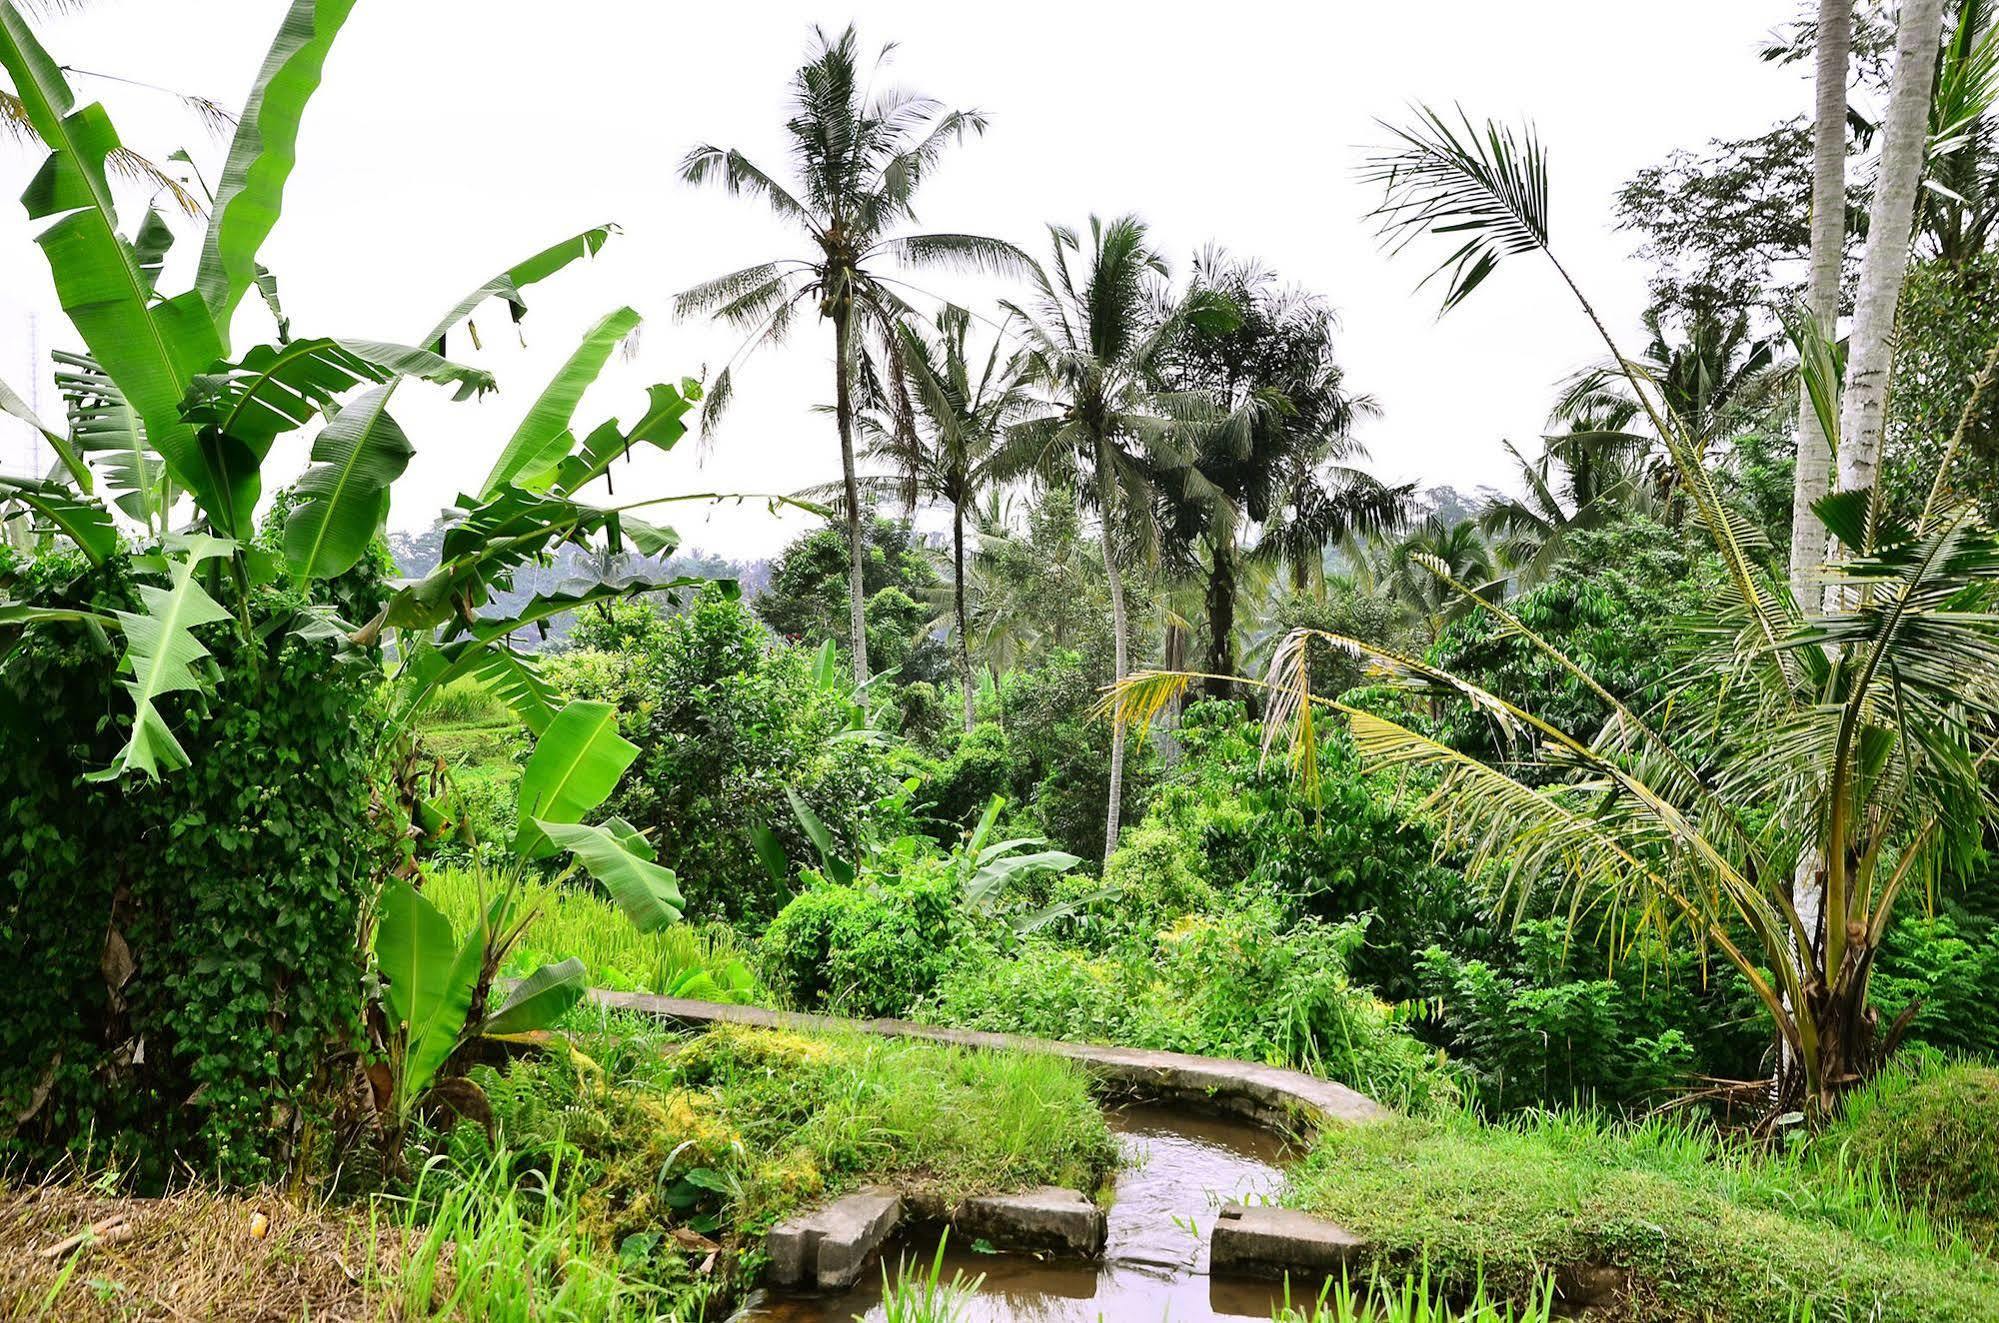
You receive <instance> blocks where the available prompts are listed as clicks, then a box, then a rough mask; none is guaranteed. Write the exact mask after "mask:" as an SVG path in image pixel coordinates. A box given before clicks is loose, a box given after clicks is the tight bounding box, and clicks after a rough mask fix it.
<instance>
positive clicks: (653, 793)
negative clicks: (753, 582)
mask: <svg viewBox="0 0 1999 1323" xmlns="http://www.w3.org/2000/svg"><path fill="white" fill-rule="evenodd" d="M558 675H559V676H560V677H561V678H563V679H564V680H565V682H566V683H569V684H572V685H574V686H575V691H576V692H578V693H589V694H592V695H594V696H600V697H603V698H605V699H607V700H609V701H613V702H616V703H617V704H618V705H619V714H620V715H619V720H620V725H621V727H622V728H623V730H624V732H625V734H626V737H627V738H629V739H631V740H632V741H633V742H634V743H636V744H637V745H638V746H639V757H638V761H637V762H636V763H635V764H634V765H633V768H632V772H631V775H630V776H629V777H628V778H627V779H626V782H625V785H624V787H623V789H621V790H620V792H619V794H618V797H617V798H616V799H615V800H614V801H613V804H614V807H615V808H616V810H617V812H619V813H620V814H621V815H623V816H624V817H625V818H626V819H627V820H629V821H630V822H631V823H632V824H633V825H635V826H637V827H639V828H641V829H643V830H645V831H647V832H648V833H649V834H650V838H651V841H652V844H653V847H654V848H655V849H656V850H657V851H658V852H659V859H660V862H661V863H662V864H664V865H665V866H666V867H668V868H671V869H672V870H673V871H674V872H675V873H676V874H678V875H679V877H680V883H681V889H682V894H683V895H684V896H685V897H686V900H687V904H688V913H689V914H690V915H691V916H693V917H696V918H701V919H717V918H727V919H735V920H757V919H763V918H768V917H769V916H771V915H773V914H775V913H776V912H777V911H778V910H779V909H780V908H782V906H783V904H784V902H785V900H786V899H788V893H787V892H783V891H781V890H780V889H779V888H778V887H777V886H776V884H774V883H773V882H772V881H771V880H770V879H769V878H768V876H767V875H766V873H765V870H764V868H763V866H762V864H761V863H760V862H759V860H758V857H757V854H756V849H755V846H754V844H753V842H752V839H751V828H753V827H756V826H759V825H761V826H764V827H768V828H769V829H771V830H772V831H774V832H776V833H777V834H778V835H779V837H780V838H782V840H783V841H784V843H785V846H786V848H787V850H788V851H789V853H790V854H791V855H792V857H794V858H800V859H803V858H809V857H810V845H809V843H808V842H807V841H806V839H805V837H804V835H803V834H802V832H801V831H800V830H799V828H798V826H797V824H796V823H795V822H794V821H793V820H792V817H791V815H790V814H789V813H788V812H786V811H785V809H784V791H785V790H787V789H789V790H793V791H796V792H797V793H798V794H799V795H800V796H801V797H803V798H804V800H805V801H806V802H807V803H808V804H811V805H813V806H815V811H816V812H817V813H818V814H819V816H820V817H821V818H822V819H823V820H824V821H825V823H826V824H827V826H828V827H829V828H830V829H831V830H832V831H833V833H834V834H835V835H836V836H837V837H838V838H840V839H841V840H843V841H849V842H851V841H852V840H854V839H855V837H856V833H857V830H858V825H859V823H860V821H861V820H862V818H863V817H864V816H865V815H866V814H867V813H868V812H869V810H870V809H871V808H872V806H873V805H874V804H875V803H876V801H877V800H880V799H882V798H884V797H887V796H889V795H890V794H891V793H892V792H893V791H894V789H895V786H894V783H893V782H892V781H891V780H890V778H889V775H888V771H887V762H886V755H885V753H884V752H883V750H882V749H881V747H880V745H879V742H878V741H877V740H875V739H874V738H872V737H871V736H870V733H869V732H867V731H865V730H855V729H853V728H852V726H851V709H850V705H849V704H848V702H847V698H846V691H845V689H844V688H842V687H839V686H834V687H831V688H829V687H827V686H826V685H823V684H821V683H819V682H818V681H817V680H816V679H815V677H814V673H813V669H812V665H811V662H810V661H809V659H808V654H807V653H806V652H805V651H804V650H803V649H800V648H794V647H787V646H784V645H781V644H779V643H778V642H776V641H774V640H773V639H772V638H771V637H770V635H769V633H768V632H767V631H766V630H765V629H764V627H763V626H762V625H761V624H759V623H758V621H757V619H756V617H755V616H753V615H752V614H751V613H750V612H749V610H748V609H747V608H746V607H745V606H743V605H742V604H741V603H740V602H738V601H736V600H735V599H733V598H732V597H730V596H729V595H727V594H724V593H721V592H717V591H710V592H706V593H704V594H702V595H701V597H700V598H699V599H698V600H696V601H695V602H694V603H692V604H691V605H690V606H689V608H688V609H687V610H686V611H684V612H682V613H680V614H678V615H676V616H673V617H671V618H670V619H663V620H661V621H660V622H659V623H658V624H657V625H656V626H655V627H654V632H653V633H652V634H649V635H647V636H646V644H645V646H644V648H643V650H635V651H632V652H625V653H616V654H599V655H596V656H593V655H591V654H588V653H577V654H572V655H571V657H570V658H569V659H568V664H567V666H566V667H564V668H562V669H561V670H560V671H559V672H558ZM759 815H762V817H761V821H760V820H759Z"/></svg>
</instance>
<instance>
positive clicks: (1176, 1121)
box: [738, 1107, 1295, 1323]
mask: <svg viewBox="0 0 1999 1323" xmlns="http://www.w3.org/2000/svg"><path fill="white" fill-rule="evenodd" d="M1108 1119H1109V1121H1110V1124H1111V1129H1112V1130H1113V1131H1115V1132H1116V1133H1117V1136H1118V1146H1119V1148H1120V1149H1122V1150H1123V1153H1124V1158H1125V1163H1124V1168H1123V1170H1122V1171H1120V1172H1119V1174H1118V1177H1117V1186H1116V1189H1117V1195H1116V1201H1115V1202H1114V1203H1113V1204H1112V1205H1111V1208H1110V1214H1109V1222H1110V1226H1109V1243H1108V1245H1107V1246H1106V1248H1105V1250H1104V1258H1103V1262H1102V1263H1084V1262H1075V1261H1067V1262H1065V1261H1060V1260H1050V1261H1043V1260H1040V1259H1036V1258H1034V1257H1032V1256H1029V1255H1020V1254H981V1253H977V1252H976V1251H974V1250H973V1249H972V1248H971V1247H970V1246H969V1245H963V1244H959V1243H957V1242H956V1241H955V1240H953V1241H952V1242H951V1243H950V1245H949V1248H948V1249H947V1251H946V1253H945V1256H944V1277H945V1279H946V1280H949V1278H950V1276H951V1274H952V1273H953V1272H959V1273H962V1274H963V1275H964V1276H965V1278H966V1279H967V1280H968V1281H969V1280H970V1279H972V1278H975V1277H981V1276H983V1277H984V1278H985V1281H984V1282H983V1283H982V1284H981V1285H980V1287H979V1291H978V1294H977V1295H976V1297H974V1298H973V1300H972V1301H971V1302H970V1306H969V1308H967V1309H966V1310H965V1312H964V1313H963V1314H962V1315H961V1319H962V1320H963V1323H1002V1321H1003V1320H1004V1321H1006V1323H1028V1321H1030V1320H1032V1321H1034V1323H1042V1321H1044V1320H1045V1321H1046V1323H1070V1321H1071V1320H1074V1321H1075V1323H1096V1321H1097V1320H1099V1319H1102V1320H1108V1321H1109V1323H1126V1321H1127V1320H1129V1321H1130V1323H1212V1321H1214V1320H1257V1321H1258V1323H1268V1320H1269V1318H1270V1314H1271V1310H1272V1308H1273V1307H1274V1306H1275V1305H1276V1304H1278V1303H1279V1292H1278V1290H1277V1289H1275V1288H1273V1287H1272V1286H1270V1285H1269V1284H1268V1283H1260V1282H1243V1281H1233V1280H1221V1279H1211V1278H1210V1277H1209V1276H1208V1233H1209V1232H1210V1231H1211V1230H1213V1228H1214V1224H1215V1215H1216V1213H1217V1212H1218V1211H1219V1210H1220V1207H1221V1205H1222V1204H1223V1203H1226V1202H1227V1201H1229V1200H1231V1199H1242V1200H1254V1199H1257V1198H1268V1197H1270V1196H1272V1195H1274V1194H1276V1192H1277V1190H1278V1189H1279V1187H1280V1186H1281V1185H1282V1184H1283V1177H1282V1175H1281V1174H1280V1173H1279V1171H1278V1165H1279V1164H1280V1163H1281V1162H1282V1161H1283V1160H1284V1157H1285V1153H1284V1149H1283V1146H1282V1145H1281V1143H1280V1142H1279V1141H1278V1140H1277V1139H1276V1138H1275V1137H1274V1136H1272V1135H1271V1134H1270V1132H1268V1131H1266V1130H1264V1129H1262V1128H1261V1127H1259V1126H1253V1125H1249V1124H1247V1123H1246V1122H1241V1121H1231V1120H1223V1119H1221V1118H1217V1117H1208V1116H1201V1115H1198V1114H1194V1113H1191V1112H1188V1111H1185V1110H1182V1109H1177V1108H1174V1109H1169V1108H1163V1107H1126V1108H1120V1109H1117V1110H1114V1111H1112V1112H1110V1113H1109V1114H1108ZM936 1247H937V1240H936V1232H935V1231H934V1230H932V1231H927V1232H924V1233H921V1234H913V1235H906V1236H904V1237H901V1238H899V1239H898V1240H896V1241H894V1242H891V1244H890V1245H889V1248H888V1252H887V1258H886V1261H887V1262H888V1264H889V1267H890V1271H891V1272H893V1271H894V1268H895V1265H896V1263H897V1262H899V1261H901V1260H902V1259H905V1258H906V1259H910V1260H917V1259H920V1260H921V1262H922V1264H923V1266H924V1267H925V1268H926V1269H927V1268H928V1267H929V1264H930V1261H931V1256H932V1255H933V1254H934V1253H935V1251H936ZM881 1287H882V1284H881V1274H880V1270H879V1269H878V1268H877V1269H873V1270H871V1271H870V1273H869V1275H868V1276H866V1277H863V1278H862V1280H861V1284H860V1285H859V1286H857V1287H855V1288H854V1289H853V1290H852V1291H849V1292H847V1293H845V1294H843V1295H826V1296H805V1295H774V1296H768V1297H766V1298H765V1299H763V1300H762V1301H758V1302H753V1303H752V1304H751V1306H750V1307H749V1308H748V1309H747V1310H746V1311H744V1312H743V1313H742V1314H741V1315H739V1316H738V1319H739V1320H740V1321H741V1323H851V1321H852V1320H854V1319H856V1318H859V1319H862V1320H865V1323H879V1320H881V1318H882V1317H883V1315H882V1308H881ZM1294 1289H1295V1288H1294Z"/></svg>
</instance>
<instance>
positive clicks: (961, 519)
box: [951, 501, 978, 731]
mask: <svg viewBox="0 0 1999 1323" xmlns="http://www.w3.org/2000/svg"><path fill="white" fill-rule="evenodd" d="M951 563H952V567H953V573H954V575H955V577H954V578H953V580H952V583H951V605H952V609H953V610H955V611H956V612H957V613H958V674H959V675H960V676H961V677H963V681H964V685H965V729H966V730H968V731H969V730H971V728H972V725H973V723H974V722H975V721H977V719H978V718H977V714H976V713H975V711H974V710H973V703H972V691H973V690H975V689H977V688H978V685H977V684H976V683H975V682H974V681H973V679H972V641H971V635H970V633H969V632H968V631H967V629H966V625H967V623H968V622H967V621H966V618H965V507H964V506H962V505H960V504H958V503H957V502H955V501H954V502H952V504H951Z"/></svg>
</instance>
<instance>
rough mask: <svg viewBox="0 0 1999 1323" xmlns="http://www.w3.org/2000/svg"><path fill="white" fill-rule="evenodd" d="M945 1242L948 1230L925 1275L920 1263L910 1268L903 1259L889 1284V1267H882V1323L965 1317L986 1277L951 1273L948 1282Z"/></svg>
mask: <svg viewBox="0 0 1999 1323" xmlns="http://www.w3.org/2000/svg"><path fill="white" fill-rule="evenodd" d="M948 1239H950V1232H948V1231H947V1232H945V1233H944V1234H943V1235H942V1236H939V1237H938V1238H937V1254H936V1257H934V1258H933V1259H931V1261H930V1268H929V1270H928V1271H927V1272H926V1271H925V1270H924V1269H923V1267H922V1265H921V1264H918V1265H916V1267H915V1268H914V1269H912V1268H911V1266H910V1263H909V1261H908V1260H907V1259H905V1260H903V1261H902V1262H901V1263H900V1264H898V1265H897V1267H896V1273H895V1280H894V1281H890V1280H889V1276H888V1265H887V1264H886V1263H884V1264H883V1265H882V1320H883V1323H958V1320H959V1319H961V1318H963V1317H964V1314H965V1307H966V1306H967V1304H969V1303H970V1301H971V1298H972V1297H973V1296H974V1295H976V1294H978V1290H979V1287H980V1286H982V1285H983V1284H984V1283H985V1280H986V1278H985V1274H984V1273H981V1274H979V1275H978V1276H977V1277H973V1278H970V1279H967V1278H966V1276H965V1274H964V1273H962V1272H957V1271H953V1272H952V1274H951V1280H950V1281H948V1282H947V1281H945V1280H944V1243H945V1241H947V1240H948ZM856 1317H859V1316H858V1315H856Z"/></svg>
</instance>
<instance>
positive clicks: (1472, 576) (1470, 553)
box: [1387, 517, 1506, 643]
mask: <svg viewBox="0 0 1999 1323" xmlns="http://www.w3.org/2000/svg"><path fill="white" fill-rule="evenodd" d="M1429 564H1435V565H1442V566H1445V567H1447V568H1448V569H1449V570H1450V573H1451V577H1452V578H1454V579H1456V580H1457V581H1459V582H1460V583H1468V584H1472V585H1473V586H1474V588H1475V589H1476V591H1477V593H1478V594H1479V595H1480V596H1481V597H1487V598H1494V599H1496V598H1498V597H1499V596H1500V595H1501V593H1502V591H1503V590H1504V588H1505V586H1506V585H1505V581H1504V580H1502V579H1501V578H1500V577H1499V567H1498V566H1497V565H1495V564H1494V563H1493V558H1492V548H1491V547H1490V546H1489V545H1487V543H1486V540H1485V538H1484V537H1483V536H1481V535H1480V533H1479V527H1478V523H1477V521H1475V520H1471V519H1461V520H1459V521H1458V522H1457V523H1455V524H1446V523H1445V522H1444V521H1442V520H1441V519H1437V518H1435V517H1432V518H1429V519H1426V520H1424V521H1423V522H1422V523H1420V524H1418V525H1417V526H1416V527H1415V528H1413V529H1411V530H1410V532H1409V534H1408V536H1406V537H1404V538H1403V539H1402V540H1401V541H1399V542H1397V543H1395V544H1394V547H1393V549H1392V550H1391V551H1390V552H1389V555H1388V565H1387V575H1388V588H1389V591H1390V592H1391V593H1393V594H1394V596H1395V599H1396V600H1397V601H1398V602H1400V603H1402V607H1403V609H1404V610H1405V611H1407V612H1408V613H1409V616H1410V620H1411V623H1412V624H1413V625H1414V627H1415V629H1416V631H1417V633H1418V634H1419V635H1420V636H1421V637H1422V638H1423V640H1424V641H1425V642H1426V643H1435V642H1436V641H1437V639H1438V638H1439V637H1441V636H1442V634H1443V632H1444V627H1445V626H1446V625H1448V624H1450V623H1451V622H1452V621H1453V620H1456V619H1458V617H1460V616H1462V615H1464V614H1465V613H1466V612H1467V611H1469V610H1471V607H1472V603H1470V602H1468V601H1466V600H1464V599H1462V598H1460V597H1458V596H1457V595H1455V594H1453V593H1452V592H1451V591H1450V590H1449V589H1448V588H1447V587H1445V586H1444V585H1443V584H1441V583H1439V582H1438V580H1437V578H1436V577H1435V576H1434V575H1433V574H1431V573H1430V572H1429V571H1428V569H1427V568H1426V565H1429Z"/></svg>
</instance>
